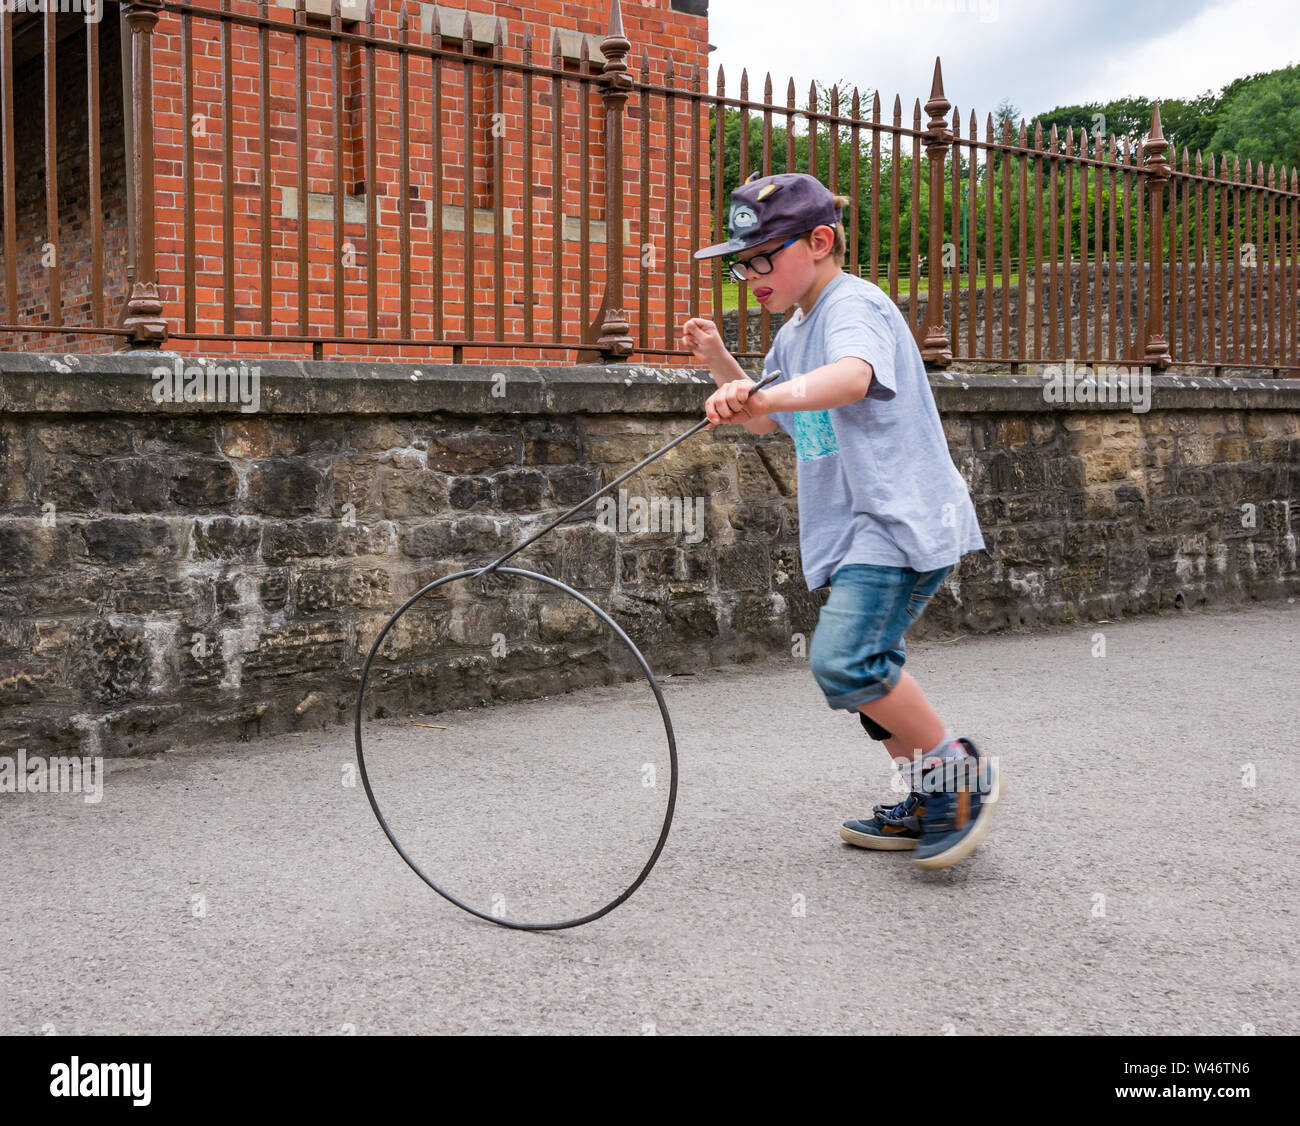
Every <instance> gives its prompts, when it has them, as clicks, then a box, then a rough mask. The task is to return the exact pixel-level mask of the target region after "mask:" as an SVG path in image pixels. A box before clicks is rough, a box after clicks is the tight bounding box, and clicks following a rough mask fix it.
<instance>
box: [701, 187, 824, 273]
mask: <svg viewBox="0 0 1300 1126" xmlns="http://www.w3.org/2000/svg"><path fill="white" fill-rule="evenodd" d="M840 212H841V209H840V208H838V207H836V206H835V197H834V196H833V195H831V193H830V192H829V191H827V189H826V186H825V185H824V184H823V183H822V182H821V181H820V180H818V179H817V178H816V177H815V176H809V175H808V174H807V173H806V172H778V173H777V174H776V175H775V176H760V175H759V174H758V173H757V172H755V173H754V174H753V175H752V176H750V178H749V179H748V180H746V181H745V182H744V183H743V184H741V185H739V186H738V187H737V188H736V190H735V191H733V192H732V193H731V210H730V212H729V213H728V215H727V233H728V234H729V235H731V237H730V238H729V239H728V240H727V241H726V242H720V243H716V244H715V245H713V246H706V247H705V248H704V249H703V250H697V251H696V252H695V257H696V258H716V257H718V256H719V255H720V254H736V253H738V252H739V251H742V250H748V249H749V248H750V247H752V246H758V245H759V244H760V243H764V242H767V241H769V240H770V239H774V238H783V237H785V236H787V235H799V234H803V233H804V231H811V230H812V229H813V228H814V227H820V226H822V225H823V224H825V225H826V226H828V227H833V226H835V224H836V223H838V222H839V221H840V218H841V214H840Z"/></svg>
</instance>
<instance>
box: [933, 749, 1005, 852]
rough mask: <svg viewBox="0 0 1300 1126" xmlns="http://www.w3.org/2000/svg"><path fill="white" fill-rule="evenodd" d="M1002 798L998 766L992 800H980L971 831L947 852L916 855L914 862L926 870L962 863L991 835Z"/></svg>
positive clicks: (994, 777)
mask: <svg viewBox="0 0 1300 1126" xmlns="http://www.w3.org/2000/svg"><path fill="white" fill-rule="evenodd" d="M1001 800H1002V771H1000V770H998V769H997V767H994V768H993V791H992V797H991V799H990V800H986V801H981V802H980V812H979V816H978V817H976V818H975V825H974V827H973V828H972V829H971V831H970V832H969V833H967V834H966V835H965V836H964V837H962V839H961V840H959V841H958V842H957V843H956V844H955V845H953V846H952V848H950V849H948V851H947V852H940V853H936V854H935V855H934V856H914V857H912V863H913V864H915V865H916V866H917V867H918V868H924V869H925V870H926V871H933V870H934V869H936V868H951V867H952V866H953V865H954V864H960V863H961V862H962V861H963V860H965V859H966V857H968V856H969V855H970V854H971V853H972V852H974V851H975V850H976V849H977V848H979V846H980V845H981V844H983V843H984V838H985V837H987V836H988V835H989V829H990V828H991V827H992V825H993V816H994V814H996V813H997V811H998V803H999V802H1000V801H1001Z"/></svg>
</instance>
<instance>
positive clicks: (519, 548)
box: [469, 371, 781, 579]
mask: <svg viewBox="0 0 1300 1126" xmlns="http://www.w3.org/2000/svg"><path fill="white" fill-rule="evenodd" d="M780 378H781V373H780V372H779V371H774V372H772V374H771V375H769V376H767V378H765V379H763V380H762V381H760V382H758V383H756V384H754V386H753V387H751V388H750V389H749V393H750V394H751V395H752V394H753V393H754V392H755V391H758V390H761V389H762V388H764V387H766V386H767V385H768V384H769V383H772V382H774V381H775V380H777V379H780ZM709 425H712V424H711V423H710V422H709V420H708V419H707V418H704V419H701V420H700V421H699V422H697V423H696V424H695V425H694V426H692V427H691V428H690V429H689V430H688V431H686V433H685V434H682V435H680V436H679V437H676V438H674V439H673V440H672V441H671V442H669V443H668V445H666V446H664V447H663V449H660V450H656V451H655V452H654V453H652V454H651V455H650V456H649V457H647V458H646V459H645V460H644V461H641V462H638V463H637V464H636V465H634V466H632V468H631V469H629V470H628V471H627V472H626V473H623V474H621V475H620V476H618V477H615V478H614V480H612V481H611V482H610V483H609V484H608V485H605V486H603V487H602V488H600V489H597V490H596V491H595V492H594V493H592V494H591V496H589V497H588V498H587V499H586V500H582V501H579V502H578V503H577V504H575V505H574V506H573V507H572V508H570V509H569V510H568V512H563V513H561V514H560V515H559V516H557V517H556V518H555V519H554V520H552V521H551V522H550V523H549V524H547V525H546V527H545V528H543V529H542V530H541V531H540V532H535V533H534V534H533V535H531V536H529V537H528V539H526V540H524V542H523V543H521V544H519V545H518V546H516V547H512V548H511V549H510V550H509V551H507V552H506V553H505V554H504V555H503V556H501V558H500V559H496V560H494V561H493V562H491V563H489V564H488V565H487V566H486V567H484V568H482V569H481V570H478V571H475V572H474V574H472V575H471V576H469V577H470V578H473V579H477V578H478V577H479V576H480V575H484V574H486V573H487V572H488V571H495V570H496V569H497V568H498V567H500V566H501V564H502V563H504V562H505V561H506V560H507V559H509V558H510V557H511V556H512V555H515V554H517V553H518V552H520V551H523V549H524V548H526V547H527V546H528V545H529V544H530V543H533V542H534V541H535V540H538V539H541V537H542V536H544V535H546V533H547V532H549V531H550V530H551V529H552V528H554V527H555V526H556V525H557V524H559V523H560V522H562V521H564V520H567V519H568V518H569V517H570V516H572V515H573V514H574V513H575V512H577V511H578V510H579V509H580V508H585V507H586V506H587V505H589V504H590V503H591V502H592V501H593V500H595V499H596V498H597V497H598V496H600V495H601V494H602V493H607V492H609V490H610V489H612V488H613V487H614V486H615V485H617V484H619V483H620V482H623V481H626V480H627V479H628V478H629V477H631V476H632V474H633V473H636V472H638V471H639V470H641V469H644V468H645V467H646V466H647V465H649V464H650V463H651V462H652V461H654V460H655V458H659V457H663V455H664V454H666V453H667V452H668V451H669V450H671V449H672V448H673V447H674V446H675V445H677V444H678V443H679V442H684V441H686V439H687V438H689V437H690V436H691V435H692V434H695V433H697V432H698V431H700V430H702V429H703V428H704V427H706V426H709Z"/></svg>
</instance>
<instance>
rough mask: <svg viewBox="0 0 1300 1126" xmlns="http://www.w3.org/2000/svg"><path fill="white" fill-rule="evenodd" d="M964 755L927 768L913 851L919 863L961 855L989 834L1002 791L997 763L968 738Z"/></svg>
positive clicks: (939, 863) (935, 863)
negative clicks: (918, 839) (919, 830)
mask: <svg viewBox="0 0 1300 1126" xmlns="http://www.w3.org/2000/svg"><path fill="white" fill-rule="evenodd" d="M957 742H959V743H961V744H963V745H964V746H965V748H966V751H967V756H966V757H965V758H962V759H958V760H956V761H954V762H945V763H943V764H941V765H939V766H934V767H931V768H930V769H929V770H927V771H926V772H925V774H924V776H923V777H922V779H921V801H922V802H923V803H924V805H923V807H922V809H921V811H920V812H921V840H920V843H919V844H918V845H917V846H916V851H915V853H914V855H913V856H912V860H913V862H914V863H915V864H917V865H919V866H920V867H922V868H927V869H931V868H947V867H950V866H951V865H953V864H956V863H958V862H959V861H962V860H965V859H966V857H968V856H969V855H970V854H971V853H972V852H974V851H975V850H976V849H977V848H978V847H979V846H980V844H981V843H982V842H983V840H984V838H985V837H986V836H988V832H989V828H990V827H991V826H992V824H993V814H994V813H995V812H996V811H997V803H998V799H999V797H1001V792H1002V780H1001V778H1000V776H999V774H998V768H997V764H996V763H995V762H994V761H993V760H992V759H991V758H990V757H988V756H987V755H981V754H980V753H979V749H978V748H977V747H976V746H975V744H974V743H972V742H971V741H970V740H969V739H962V738H959V739H958V740H957Z"/></svg>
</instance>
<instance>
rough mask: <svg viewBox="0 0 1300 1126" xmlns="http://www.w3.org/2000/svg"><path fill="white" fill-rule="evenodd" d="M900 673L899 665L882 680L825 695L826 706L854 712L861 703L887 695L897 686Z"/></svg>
mask: <svg viewBox="0 0 1300 1126" xmlns="http://www.w3.org/2000/svg"><path fill="white" fill-rule="evenodd" d="M902 675H903V666H902V665H899V666H897V668H896V669H894V670H893V671H891V672H890V673H889V675H888V676H887V677H886V678H885V679H884V680H877V681H876V682H875V683H874V684H864V685H863V686H862V687H861V688H858V689H855V690H854V691H852V692H844V693H841V694H840V695H838V696H826V697H825V699H826V706H827V707H828V708H831V709H832V710H834V711H850V712H856V711H857V710H858V708H859V707H860V706H861V705H862V704H870V703H871V702H872V701H873V700H879V699H880V698H881V697H882V696H888V695H889V693H891V692H892V691H893V690H894V689H895V688H897V687H898V682H899V680H900V679H901V678H902Z"/></svg>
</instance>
